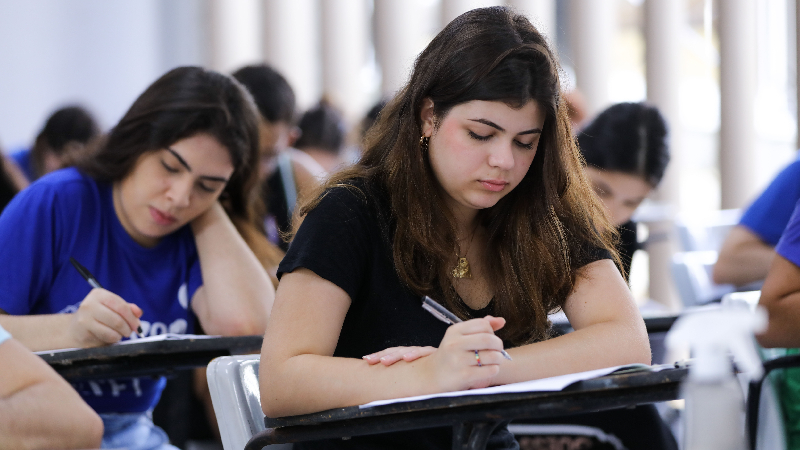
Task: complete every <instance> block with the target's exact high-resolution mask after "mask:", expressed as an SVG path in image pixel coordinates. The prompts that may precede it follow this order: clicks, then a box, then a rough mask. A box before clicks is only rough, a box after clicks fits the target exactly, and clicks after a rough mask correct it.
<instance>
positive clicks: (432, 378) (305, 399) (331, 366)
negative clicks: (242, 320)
mask: <svg viewBox="0 0 800 450" xmlns="http://www.w3.org/2000/svg"><path fill="white" fill-rule="evenodd" d="M349 307H350V298H349V296H348V295H347V293H345V292H344V291H343V290H342V289H341V288H339V287H338V286H336V285H335V284H333V283H331V282H329V281H327V280H325V279H323V278H321V277H319V276H317V275H316V274H314V273H313V272H311V271H309V270H307V269H298V270H295V271H294V272H292V273H289V274H285V275H284V276H283V278H282V279H281V283H280V284H279V285H278V293H277V296H276V300H275V307H274V309H273V311H272V316H271V317H270V322H269V326H268V327H267V333H266V335H265V337H264V346H263V348H262V350H261V372H260V384H261V405H262V408H263V409H264V413H265V414H266V415H267V416H269V417H281V416H287V415H294V414H303V413H310V412H314V411H321V410H324V409H329V408H335V407H343V406H349V405H358V404H363V403H367V402H370V401H374V400H380V399H388V398H397V397H404V396H410V395H420V394H427V393H435V392H445V391H453V390H460V389H468V388H471V387H484V386H487V385H489V384H490V383H491V380H492V378H493V377H494V376H495V375H496V374H497V371H498V369H499V366H498V364H500V363H501V362H500V361H501V360H502V356H500V353H499V352H497V351H490V350H492V349H494V350H499V349H501V348H502V341H501V340H500V339H499V338H498V337H497V336H495V335H494V332H493V329H498V328H500V327H501V326H502V324H503V323H504V321H503V320H502V319H499V318H494V319H493V320H487V319H474V320H470V321H466V322H463V323H460V324H457V325H453V326H451V327H450V328H449V329H448V330H447V333H446V334H445V337H444V339H443V340H442V342H441V344H440V345H439V349H438V350H437V351H436V352H435V353H434V354H432V355H430V356H428V357H425V358H421V359H419V360H417V361H413V362H410V363H400V364H393V365H391V366H384V365H382V364H374V365H370V364H369V363H367V361H364V360H362V359H354V358H337V357H332V355H333V351H334V349H335V348H336V343H337V341H338V338H339V332H340V331H341V327H342V323H343V322H344V317H345V315H346V313H347V310H348V308H349ZM474 349H486V351H485V352H484V353H482V354H481V358H482V360H483V366H482V367H478V366H477V365H476V361H475V355H474V351H473V350H474Z"/></svg>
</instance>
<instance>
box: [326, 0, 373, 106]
mask: <svg viewBox="0 0 800 450" xmlns="http://www.w3.org/2000/svg"><path fill="white" fill-rule="evenodd" d="M321 3H322V87H323V93H324V95H325V96H327V97H328V99H329V100H330V101H331V102H333V104H334V105H335V106H337V107H339V108H341V109H342V111H343V112H344V114H345V116H346V117H347V118H348V119H349V120H350V121H351V122H354V121H356V120H358V119H359V118H360V116H361V115H362V114H363V113H364V110H365V109H366V108H367V107H368V105H367V102H368V101H369V100H370V98H369V93H368V92H366V90H365V86H364V70H365V65H366V62H367V44H368V40H369V38H370V36H369V33H370V17H369V15H368V11H367V3H366V1H365V0H322V2H321Z"/></svg>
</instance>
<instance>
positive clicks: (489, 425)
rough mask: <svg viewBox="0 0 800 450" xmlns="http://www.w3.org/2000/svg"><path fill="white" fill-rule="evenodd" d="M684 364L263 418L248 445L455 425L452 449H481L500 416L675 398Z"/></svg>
mask: <svg viewBox="0 0 800 450" xmlns="http://www.w3.org/2000/svg"><path fill="white" fill-rule="evenodd" d="M686 374H687V369H667V370H663V371H661V372H646V371H642V372H632V373H625V374H612V375H608V376H605V377H600V378H595V379H592V380H585V381H580V382H578V383H575V384H573V385H570V386H569V387H567V388H566V389H564V390H563V391H559V392H523V393H512V394H494V395H475V396H462V397H443V398H433V399H428V400H422V401H417V402H407V403H395V404H391V405H383V406H378V407H373V408H366V409H360V408H359V407H358V406H351V407H347V408H338V409H332V410H328V411H323V412H320V413H314V414H307V415H302V416H292V417H284V418H279V419H270V418H266V419H265V424H266V426H267V427H268V429H267V430H265V431H263V432H261V433H259V434H257V435H255V436H254V437H253V438H252V439H251V440H250V442H249V443H248V444H247V446H246V447H245V449H246V450H260V449H262V448H263V447H264V446H266V445H270V444H281V443H290V442H303V441H310V440H318V439H336V438H348V437H351V436H361V435H369V434H379V433H387V432H393V431H406V430H414V429H422V428H433V427H442V426H452V427H453V449H454V450H463V449H483V448H485V447H486V441H487V439H488V438H489V436H490V435H491V433H492V431H493V430H494V429H495V428H496V427H497V426H498V424H500V423H501V422H503V421H506V420H511V419H521V418H527V419H533V418H537V417H554V416H561V415H568V414H577V413H584V412H594V411H603V410H608V409H615V408H622V407H627V406H634V405H640V404H645V403H655V402H661V401H668V400H674V399H676V398H678V397H679V384H680V382H681V381H682V380H683V379H684V377H685V376H686Z"/></svg>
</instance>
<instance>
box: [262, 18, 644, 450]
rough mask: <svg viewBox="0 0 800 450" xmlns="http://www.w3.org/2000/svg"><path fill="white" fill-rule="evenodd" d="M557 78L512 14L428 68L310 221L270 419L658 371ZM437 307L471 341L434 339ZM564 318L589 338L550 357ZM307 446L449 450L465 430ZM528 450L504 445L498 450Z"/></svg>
mask: <svg viewBox="0 0 800 450" xmlns="http://www.w3.org/2000/svg"><path fill="white" fill-rule="evenodd" d="M558 70H559V69H558V65H557V63H556V61H555V57H554V55H553V53H552V52H551V51H550V50H549V48H548V46H547V44H546V42H545V39H544V38H543V37H542V35H541V34H540V33H539V32H537V31H536V29H534V27H533V26H532V25H531V24H530V22H529V21H528V20H527V19H526V18H524V17H522V16H519V15H516V14H513V13H512V12H510V11H509V10H508V9H505V8H500V7H495V8H485V9H477V10H473V11H470V12H468V13H465V14H464V15H462V16H460V17H458V18H457V19H455V20H454V21H453V22H451V23H450V24H449V25H448V26H447V27H446V28H445V29H444V30H443V31H442V32H441V33H439V35H438V36H436V37H435V38H434V39H433V41H432V42H431V43H430V44H429V45H428V47H427V48H426V49H425V50H424V51H423V52H422V54H420V56H419V57H418V58H417V61H416V64H415V67H414V70H413V73H412V75H411V79H410V81H409V83H408V84H407V85H406V86H405V87H404V88H403V89H402V90H400V92H399V93H398V94H397V95H396V96H395V98H394V99H393V100H392V101H391V102H390V103H389V104H388V105H387V106H386V108H385V109H384V110H383V111H382V112H381V115H380V117H379V118H378V121H377V123H376V125H375V126H374V127H373V128H372V130H370V132H369V133H368V135H367V138H366V145H365V148H366V152H365V154H364V155H363V157H362V158H361V160H360V161H359V162H358V163H357V164H356V165H355V166H354V167H353V168H351V169H347V170H345V171H343V172H340V173H338V174H336V175H334V176H333V177H332V178H331V179H330V180H329V181H328V182H327V184H326V185H325V186H323V187H322V188H321V190H320V191H319V192H318V193H317V195H315V196H313V197H310V198H312V199H313V200H312V201H311V202H310V203H308V204H306V205H305V206H304V207H303V208H302V209H301V211H300V213H301V214H303V215H304V216H305V217H304V221H303V223H302V225H301V226H300V228H299V229H298V230H297V233H296V235H295V237H294V241H293V242H292V244H291V246H290V248H289V251H288V252H287V254H286V257H285V258H284V260H283V262H282V263H281V265H280V267H279V270H278V272H279V276H281V277H282V278H281V283H280V285H279V288H278V292H277V294H276V299H275V305H274V308H273V310H272V315H271V317H270V321H269V326H268V327H267V332H266V335H265V339H264V347H263V349H262V358H261V378H260V382H261V400H262V406H263V409H264V412H265V413H266V414H267V416H270V417H281V416H288V415H296V414H304V413H310V412H315V411H321V410H326V409H330V408H337V407H343V406H349V405H357V404H363V403H367V402H370V401H374V400H379V399H388V398H397V397H404V396H411V395H420V394H428V393H437V392H444V391H454V390H462V389H470V388H479V387H485V386H489V385H497V384H506V383H512V382H517V381H524V380H531V379H536V378H542V377H548V376H553V375H559V374H564V373H569V372H579V371H584V370H589V369H596V368H601V367H609V366H614V365H619V364H627V363H649V362H650V349H649V345H648V340H647V334H646V331H645V328H644V323H643V321H642V319H641V316H640V315H639V313H638V310H637V308H636V305H635V304H634V302H633V300H632V298H631V294H630V292H629V290H628V288H627V285H626V284H625V281H624V280H623V279H622V277H621V276H620V274H619V271H618V270H617V268H616V267H615V265H614V262H613V258H614V250H613V245H612V239H613V227H612V226H611V225H610V224H609V222H608V219H607V218H606V216H605V215H604V212H603V207H602V205H601V204H600V203H599V202H598V200H597V199H596V197H595V196H594V194H593V193H592V191H591V188H590V186H589V184H588V183H587V181H586V179H585V177H584V175H583V173H582V168H581V160H580V156H579V153H578V151H577V148H576V147H575V144H574V142H573V141H572V138H571V132H570V129H569V120H568V118H567V112H566V107H565V105H564V101H563V99H562V97H561V92H560V86H559V79H558ZM425 295H427V296H430V297H431V298H433V299H434V300H437V301H438V302H439V303H441V304H442V305H443V306H444V307H446V308H447V309H448V310H450V311H452V312H454V313H455V314H456V315H457V316H458V317H460V318H461V319H463V322H460V323H456V324H454V325H450V326H449V327H448V325H446V324H445V323H442V322H441V321H439V320H437V319H436V318H435V317H434V316H433V315H431V314H429V313H428V311H426V310H425V309H423V308H422V297H423V296H425ZM559 308H561V309H563V310H564V312H565V313H566V315H567V317H568V318H569V319H570V322H571V324H572V326H573V327H574V329H575V332H573V333H570V334H568V335H565V336H561V337H557V338H553V339H548V337H549V336H548V328H549V327H548V320H547V314H548V313H549V312H552V311H555V310H558V309H559ZM504 348H505V349H507V351H508V353H509V354H510V356H511V357H512V360H508V359H506V358H504V357H503V356H502V354H501V350H503V349H504ZM296 446H297V447H299V448H431V449H433V448H436V449H441V448H450V446H451V430H450V429H428V430H419V431H414V432H404V433H392V434H384V435H375V436H363V437H353V438H352V439H350V440H346V441H343V440H338V441H330V442H316V443H307V444H296ZM515 446H516V443H515V442H514V440H513V437H512V436H511V435H510V434H509V433H508V431H507V429H505V428H500V429H498V430H496V431H495V435H494V436H493V438H492V444H491V446H490V447H491V448H515Z"/></svg>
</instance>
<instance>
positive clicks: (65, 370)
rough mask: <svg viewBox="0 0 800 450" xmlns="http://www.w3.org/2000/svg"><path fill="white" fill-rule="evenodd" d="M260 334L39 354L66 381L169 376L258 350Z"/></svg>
mask: <svg viewBox="0 0 800 450" xmlns="http://www.w3.org/2000/svg"><path fill="white" fill-rule="evenodd" d="M262 339H263V337H262V336H236V337H211V338H207V339H191V338H190V339H180V340H163V341H152V342H142V343H133V344H125V345H112V346H106V347H94V348H83V349H77V350H68V351H61V352H53V353H39V356H40V357H41V358H42V359H44V361H45V362H47V363H48V364H50V366H51V367H52V368H53V369H55V371H56V372H58V373H59V374H60V375H61V376H62V377H64V378H65V379H67V380H73V381H74V380H91V379H102V378H114V377H138V376H148V375H152V376H161V375H170V374H172V373H173V372H174V371H176V370H186V369H192V368H195V367H203V366H205V365H207V364H208V363H209V361H211V360H212V359H214V358H216V357H219V356H229V355H238V354H246V353H254V352H258V351H259V350H260V349H261V341H262Z"/></svg>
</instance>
